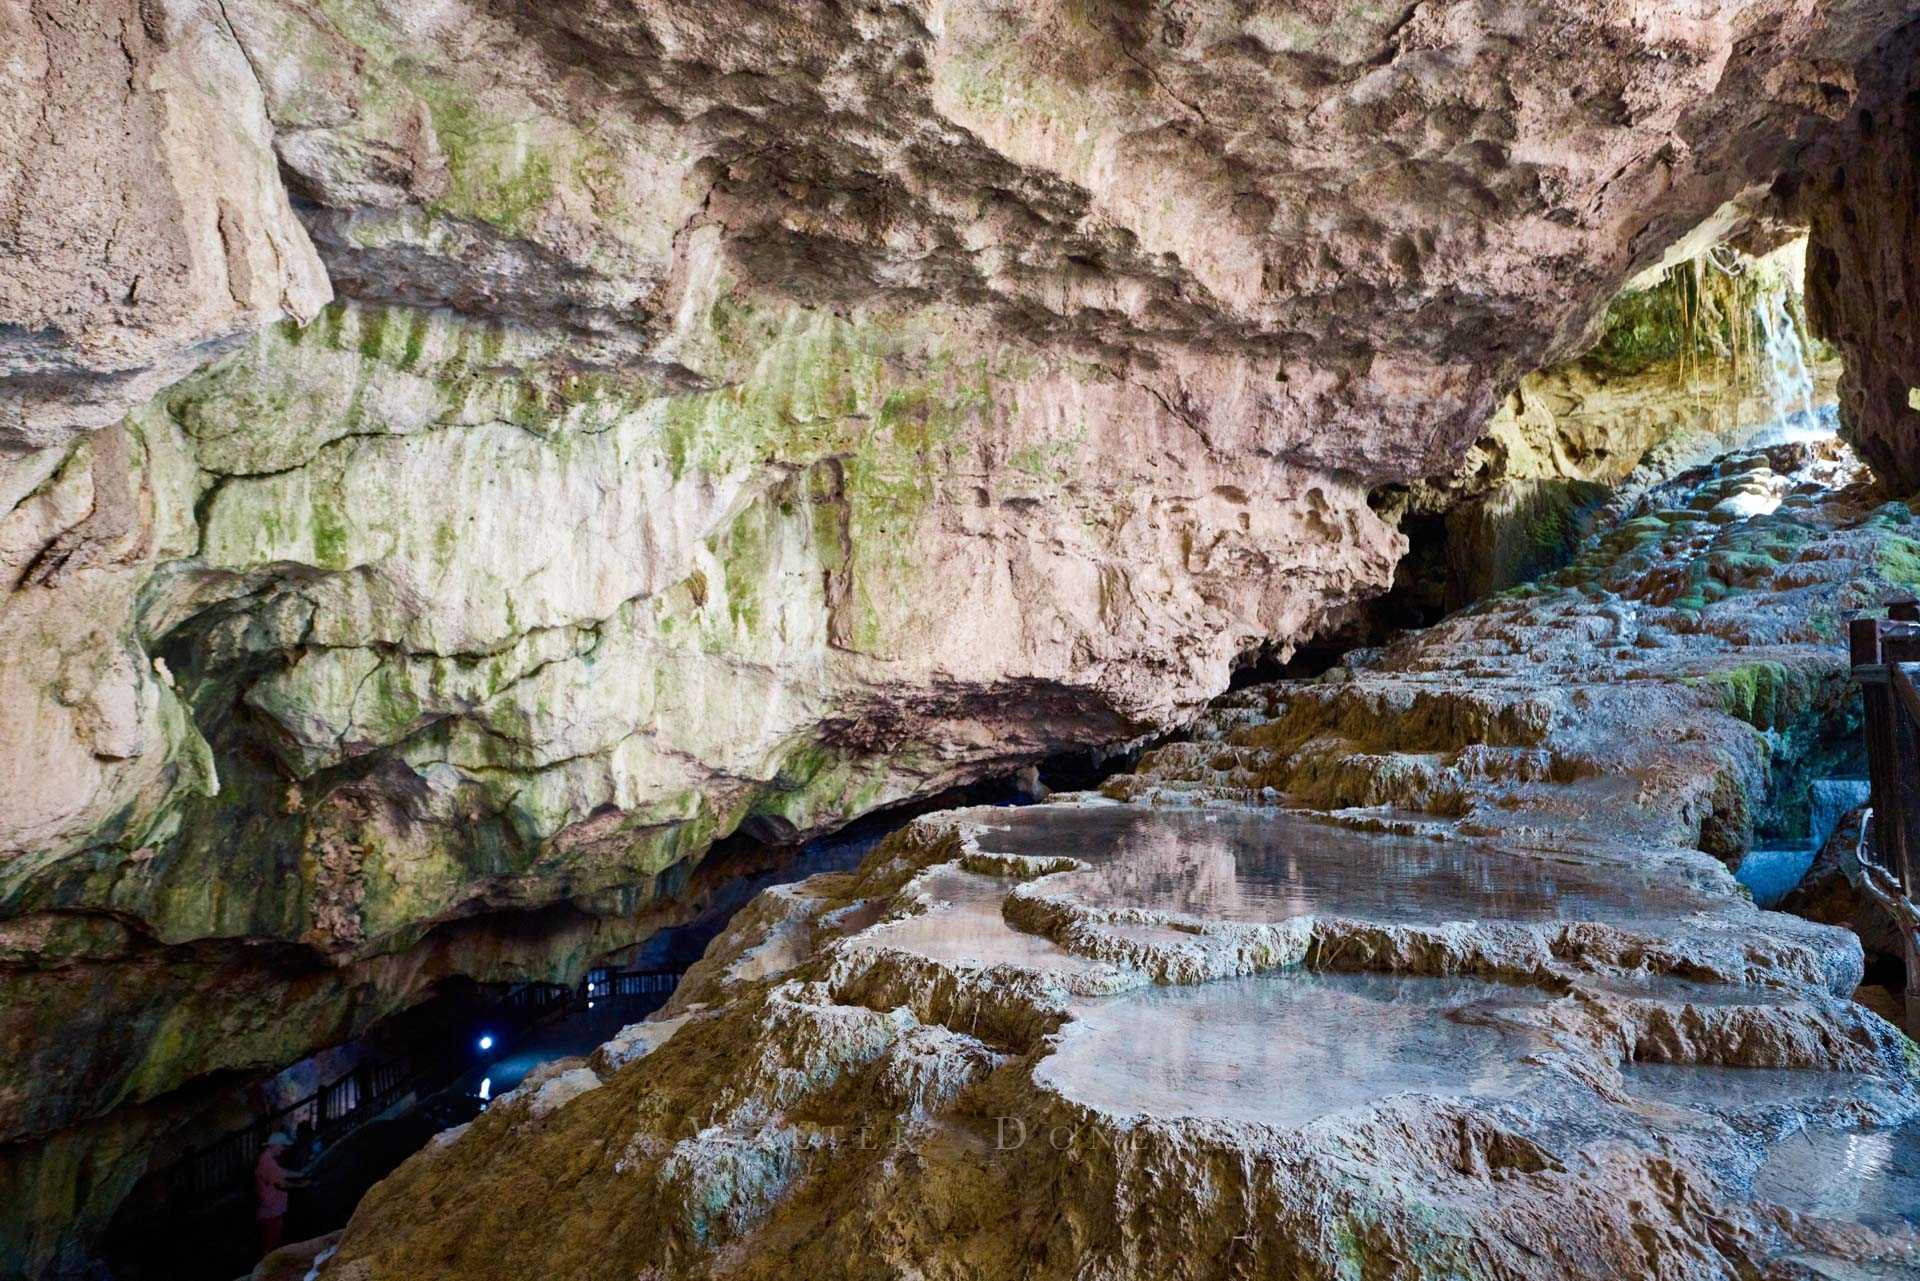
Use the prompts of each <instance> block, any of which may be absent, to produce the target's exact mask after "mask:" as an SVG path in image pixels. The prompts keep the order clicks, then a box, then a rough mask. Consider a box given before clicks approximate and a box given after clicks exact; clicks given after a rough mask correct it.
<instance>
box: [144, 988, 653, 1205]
mask: <svg viewBox="0 0 1920 1281" xmlns="http://www.w3.org/2000/svg"><path fill="white" fill-rule="evenodd" d="M683 972H684V971H681V970H616V969H605V968H602V969H595V970H590V971H588V973H587V976H586V977H585V978H584V979H582V980H581V981H580V983H579V984H578V985H577V986H575V987H567V986H565V985H564V984H559V983H521V984H516V985H514V986H513V987H510V988H508V989H507V990H506V992H505V993H503V994H502V996H501V997H500V999H499V1001H498V1002H497V1003H496V1004H495V1005H494V1006H493V1007H492V1008H493V1010H494V1011H495V1015H494V1017H496V1018H497V1019H499V1020H501V1021H502V1022H503V1025H504V1026H503V1027H502V1029H501V1030H502V1031H503V1032H504V1031H508V1030H510V1031H511V1033H512V1034H513V1035H515V1036H524V1035H526V1034H527V1033H528V1032H530V1031H532V1030H533V1029H535V1028H537V1027H539V1026H540V1025H542V1024H544V1023H547V1022H549V1021H551V1020H553V1019H557V1018H560V1017H562V1016H563V1015H565V1014H568V1013H570V1012H572V1011H575V1010H578V1009H584V1008H590V1007H591V1006H598V1005H601V1004H603V1003H611V1004H615V1005H620V1004H626V1003H629V1002H633V1001H637V1000H640V999H643V998H645V997H650V996H664V995H668V994H670V993H671V992H672V991H673V989H674V987H675V986H676V985H677V984H678V983H679V981H680V976H681V974H682V973H683ZM472 1066H473V1059H472V1056H471V1054H470V1053H468V1052H467V1049H466V1047H465V1046H464V1045H461V1046H458V1047H455V1048H453V1049H450V1050H449V1052H448V1053H446V1054H443V1055H438V1056H420V1055H415V1056H412V1057H409V1058H393V1059H378V1060H372V1061H368V1062H363V1063H360V1064H358V1065H357V1066H355V1067H354V1068H353V1069H352V1070H350V1071H349V1072H347V1073H346V1074H345V1075H343V1076H341V1077H339V1078H338V1079H337V1080H334V1081H330V1082H328V1083H327V1084H325V1085H323V1086H321V1087H320V1088H319V1089H318V1090H316V1091H314V1092H313V1093H312V1094H310V1095H308V1096H307V1097H306V1098H304V1099H301V1100H299V1101H298V1102H296V1103H290V1104H288V1105H287V1106H286V1107H283V1108H280V1109H279V1110H278V1111H274V1112H270V1113H267V1114H265V1115H263V1116H260V1117H256V1118H255V1119H254V1120H253V1121H252V1122H250V1123H249V1124H247V1125H246V1126H245V1127H243V1128H241V1129H238V1130H234V1131H232V1132H231V1133H228V1134H225V1135H222V1136H221V1137H220V1138H218V1139H216V1140H214V1141H213V1142H212V1143H209V1144H207V1145H205V1146H204V1147H200V1148H197V1149H195V1150H194V1151H192V1152H190V1153H188V1154H187V1155H186V1156H185V1157H184V1158H182V1159H181V1161H180V1162H179V1163H177V1164H176V1165H175V1166H173V1167H171V1168H170V1169H169V1171H168V1173H169V1174H170V1175H171V1174H176V1173H177V1174H178V1175H180V1176H181V1177H179V1178H178V1179H177V1180H172V1183H173V1186H172V1188H171V1189H170V1190H171V1191H172V1192H174V1193H178V1192H181V1191H184V1192H186V1193H187V1194H188V1195H190V1196H191V1198H192V1204H195V1205H200V1206H207V1205H211V1204H213V1203H215V1202H217V1201H219V1200H222V1199H224V1198H226V1197H228V1196H231V1195H233V1193H235V1192H236V1191H238V1190H240V1189H241V1188H242V1187H243V1186H244V1185H245V1182H246V1180H247V1178H248V1177H249V1176H250V1175H251V1174H252V1172H253V1167H254V1164H255V1163H256V1162H257V1161H259V1159H260V1152H261V1149H263V1148H264V1147H266V1143H267V1139H268V1138H269V1137H271V1136H272V1135H273V1133H274V1132H275V1131H276V1130H278V1131H283V1132H285V1133H287V1134H289V1135H294V1134H298V1135H299V1136H300V1138H301V1140H302V1142H303V1143H305V1144H309V1145H314V1148H313V1150H314V1152H315V1153H316V1154H318V1153H324V1152H325V1151H326V1150H327V1149H328V1148H330V1147H332V1146H333V1145H334V1144H336V1143H338V1142H339V1141H340V1140H341V1139H343V1138H345V1137H346V1136H347V1135H348V1134H350V1133H352V1132H353V1131H354V1130H356V1129H358V1128H359V1127H360V1126H361V1125H363V1124H365V1123H366V1122H367V1121H369V1120H371V1119H373V1118H374V1117H377V1116H379V1115H380V1114H381V1113H383V1112H385V1111H387V1110H388V1109H389V1108H391V1107H392V1106H393V1105H394V1104H395V1103H397V1102H399V1101H400V1100H402V1099H404V1098H405V1097H406V1096H407V1095H408V1094H410V1093H426V1092H429V1091H432V1090H438V1089H444V1088H445V1087H446V1086H448V1085H450V1084H452V1083H453V1082H454V1081H455V1080H456V1079H458V1078H459V1077H460V1075H461V1074H462V1073H464V1072H466V1071H467V1070H468V1069H470V1068H471V1067H472ZM306 1155H307V1154H306V1153H304V1152H303V1153H302V1156H303V1157H305V1156H306Z"/></svg>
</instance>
